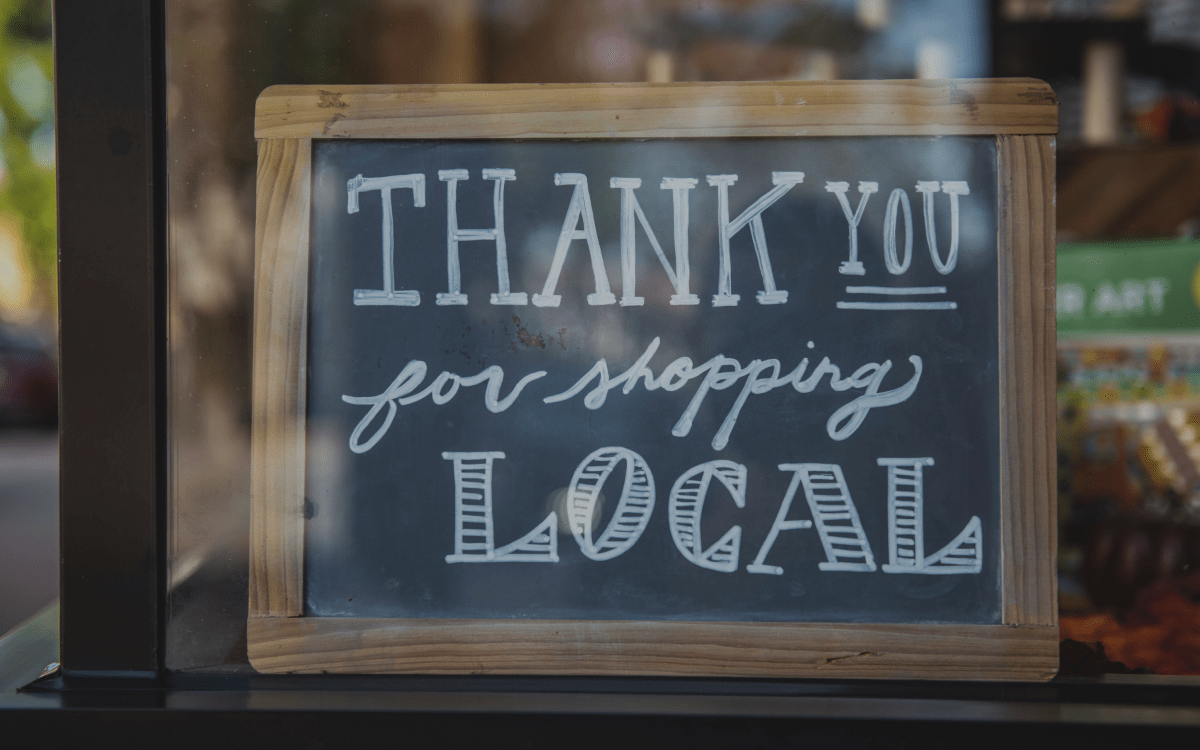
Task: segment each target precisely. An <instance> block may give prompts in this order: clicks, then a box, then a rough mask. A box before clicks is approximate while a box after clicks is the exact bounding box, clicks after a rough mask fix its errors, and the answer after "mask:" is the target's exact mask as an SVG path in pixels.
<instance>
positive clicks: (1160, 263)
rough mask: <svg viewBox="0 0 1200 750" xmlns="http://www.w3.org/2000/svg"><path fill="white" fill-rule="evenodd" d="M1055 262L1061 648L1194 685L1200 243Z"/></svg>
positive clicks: (1074, 249) (1198, 664) (1123, 249)
mask: <svg viewBox="0 0 1200 750" xmlns="http://www.w3.org/2000/svg"><path fill="white" fill-rule="evenodd" d="M1058 253H1059V254H1058V312H1057V315H1058V326H1059V344H1058V414H1059V434H1058V453H1059V502H1058V506H1059V523H1060V538H1059V575H1060V578H1059V587H1060V594H1059V596H1060V598H1059V602H1060V610H1061V629H1062V637H1063V638H1064V639H1072V640H1078V641H1084V642H1099V643H1101V644H1103V653H1104V655H1105V656H1106V657H1107V658H1108V659H1111V660H1113V661H1116V662H1120V663H1122V664H1124V665H1126V666H1128V667H1129V668H1131V669H1137V668H1143V669H1145V668H1149V669H1150V670H1153V671H1154V672H1155V673H1157V674H1195V673H1200V242H1196V241H1190V240H1183V241H1178V240H1167V241H1160V242H1139V243H1120V244H1094V245H1074V246H1069V245H1060V246H1059V251H1058Z"/></svg>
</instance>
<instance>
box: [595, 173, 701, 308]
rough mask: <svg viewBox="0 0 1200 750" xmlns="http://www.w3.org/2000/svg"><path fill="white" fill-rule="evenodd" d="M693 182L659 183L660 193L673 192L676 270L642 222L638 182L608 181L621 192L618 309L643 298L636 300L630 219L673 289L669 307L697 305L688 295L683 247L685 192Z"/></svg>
mask: <svg viewBox="0 0 1200 750" xmlns="http://www.w3.org/2000/svg"><path fill="white" fill-rule="evenodd" d="M696 182H697V181H696V180H694V179H684V178H679V177H667V178H664V179H663V183H662V185H661V187H662V189H663V190H668V189H669V190H672V191H673V192H674V207H675V266H676V267H675V268H672V267H671V264H670V262H669V261H668V260H667V256H666V254H665V253H664V252H663V249H662V245H660V244H658V237H656V236H655V235H654V230H653V229H651V228H650V222H649V221H648V220H647V219H646V214H645V213H644V212H643V211H642V205H641V204H640V203H639V202H638V199H637V194H636V193H635V192H634V190H636V189H637V188H639V187H641V186H642V181H641V180H640V179H638V178H636V177H613V178H612V179H611V180H609V183H608V184H609V186H610V187H614V188H619V189H620V190H621V306H622V307H637V306H641V305H644V304H645V303H646V300H645V298H643V297H639V296H637V256H636V252H635V244H636V238H637V225H636V224H634V219H636V220H637V221H638V223H640V224H641V225H642V229H643V231H645V233H646V238H647V239H649V240H650V246H651V247H653V248H654V254H655V255H656V256H657V257H658V262H659V263H661V264H662V267H663V270H665V271H666V272H667V278H668V279H670V281H671V286H672V287H674V288H675V294H673V295H671V304H672V305H695V304H699V303H700V298H699V297H697V296H696V295H694V294H691V293H689V292H688V283H689V277H690V271H689V267H688V245H687V232H688V204H687V196H688V191H690V190H691V189H692V188H693V187H695V186H696Z"/></svg>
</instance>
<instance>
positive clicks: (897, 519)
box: [876, 457, 983, 575]
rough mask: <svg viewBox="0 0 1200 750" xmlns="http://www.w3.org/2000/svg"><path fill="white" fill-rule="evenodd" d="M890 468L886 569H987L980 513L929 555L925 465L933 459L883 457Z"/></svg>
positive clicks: (953, 571) (932, 572)
mask: <svg viewBox="0 0 1200 750" xmlns="http://www.w3.org/2000/svg"><path fill="white" fill-rule="evenodd" d="M876 463H877V464H879V465H880V466H886V467H887V470H888V506H887V507H888V563H887V564H886V565H884V566H883V572H884V573H919V574H923V575H953V574H956V573H978V572H979V571H981V570H983V532H982V531H981V528H980V522H979V516H971V520H970V521H968V522H967V526H966V528H964V529H963V530H962V532H961V533H959V535H958V536H956V537H954V539H953V540H951V541H950V543H949V544H947V545H946V546H945V547H942V548H941V549H940V550H938V551H937V552H935V553H933V554H932V555H930V556H929V557H926V556H925V511H924V507H925V484H924V480H923V477H922V475H921V469H922V468H924V467H926V466H933V459H932V458H929V457H925V458H880V459H877V460H876Z"/></svg>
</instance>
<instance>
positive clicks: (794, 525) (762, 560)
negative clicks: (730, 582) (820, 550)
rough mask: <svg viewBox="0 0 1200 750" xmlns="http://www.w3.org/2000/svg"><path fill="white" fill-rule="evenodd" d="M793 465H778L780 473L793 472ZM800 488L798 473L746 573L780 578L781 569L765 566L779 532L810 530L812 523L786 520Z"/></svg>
mask: <svg viewBox="0 0 1200 750" xmlns="http://www.w3.org/2000/svg"><path fill="white" fill-rule="evenodd" d="M792 467H793V464H780V465H779V469H780V471H793V468H792ZM799 486H800V473H799V472H796V473H795V474H793V475H792V483H791V484H789V485H788V489H787V494H786V495H784V496H783V502H782V503H780V504H779V512H778V513H776V514H775V523H773V524H771V531H770V532H769V533H768V534H767V540H766V541H765V542H763V544H762V547H760V548H759V550H758V556H756V557H755V558H754V562H752V563H750V564H749V565H747V566H746V571H747V572H750V573H763V574H766V575H773V576H781V575H783V568H781V567H779V566H778V565H767V564H766V561H767V553H769V552H770V551H771V547H774V546H775V540H776V539H778V538H779V532H781V531H794V530H797V529H811V528H812V521H809V520H804V519H801V520H794V521H789V520H788V517H787V515H788V511H789V510H791V509H792V500H793V499H794V498H795V497H796V489H797V488H798V487H799Z"/></svg>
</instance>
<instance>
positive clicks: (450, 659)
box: [249, 617, 1058, 680]
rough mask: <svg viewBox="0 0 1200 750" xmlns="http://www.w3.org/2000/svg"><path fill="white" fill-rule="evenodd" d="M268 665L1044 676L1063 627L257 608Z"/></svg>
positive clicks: (260, 649) (262, 664) (257, 630)
mask: <svg viewBox="0 0 1200 750" xmlns="http://www.w3.org/2000/svg"><path fill="white" fill-rule="evenodd" d="M249 643H250V662H251V664H253V665H254V668H255V669H257V670H259V671H260V672H274V673H279V672H370V673H393V674H397V673H422V674H556V675H633V676H653V675H684V676H686V675H693V676H702V675H707V676H717V677H806V678H807V677H822V678H826V677H828V678H847V677H852V678H862V679H875V678H900V679H942V680H1046V679H1049V678H1050V677H1052V676H1053V675H1054V673H1055V671H1056V670H1057V668H1058V631H1057V629H1055V628H1049V627H1032V626H1026V627H1006V626H1002V625H932V626H931V625H861V624H860V625H840V624H813V623H698V622H614V621H604V622H583V621H576V620H570V621H552V620H491V621H487V620H376V619H352V618H340V617H322V618H310V617H304V618H291V619H289V618H251V619H250V622H249Z"/></svg>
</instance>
